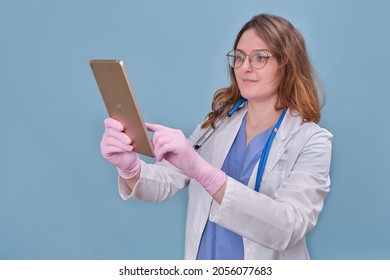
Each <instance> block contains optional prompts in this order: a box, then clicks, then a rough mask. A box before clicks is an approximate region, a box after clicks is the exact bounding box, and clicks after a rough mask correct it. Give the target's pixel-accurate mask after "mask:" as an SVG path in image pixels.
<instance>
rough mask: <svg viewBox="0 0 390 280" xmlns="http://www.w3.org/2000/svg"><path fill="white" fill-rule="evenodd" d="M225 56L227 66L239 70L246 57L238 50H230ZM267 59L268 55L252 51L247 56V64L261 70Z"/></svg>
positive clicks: (260, 51)
mask: <svg viewBox="0 0 390 280" xmlns="http://www.w3.org/2000/svg"><path fill="white" fill-rule="evenodd" d="M226 56H227V59H228V62H229V65H230V66H231V67H233V68H239V67H240V66H241V65H242V64H243V63H244V61H245V59H246V57H247V55H246V54H245V53H243V52H241V51H238V50H232V51H230V52H229V53H228V54H227V55H226ZM269 58H270V55H269V54H268V53H266V52H265V51H263V50H254V51H252V52H251V53H250V54H249V62H250V64H251V65H252V67H253V68H256V69H260V68H263V67H264V66H265V65H266V64H267V61H268V59H269Z"/></svg>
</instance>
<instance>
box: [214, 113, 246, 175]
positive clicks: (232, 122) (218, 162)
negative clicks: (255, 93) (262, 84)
mask: <svg viewBox="0 0 390 280" xmlns="http://www.w3.org/2000/svg"><path fill="white" fill-rule="evenodd" d="M245 113H246V107H244V108H242V109H241V110H240V111H238V112H236V113H235V114H234V115H233V116H232V117H230V118H228V119H227V120H226V123H224V124H222V126H221V127H220V128H219V129H217V130H216V131H215V139H214V144H213V145H214V147H213V155H212V163H213V165H214V166H215V167H218V168H221V167H222V165H223V162H224V161H225V158H226V156H227V154H228V152H229V150H230V147H231V146H232V144H233V141H234V139H235V138H236V135H237V133H238V130H239V129H240V126H241V122H242V119H243V117H244V116H245Z"/></svg>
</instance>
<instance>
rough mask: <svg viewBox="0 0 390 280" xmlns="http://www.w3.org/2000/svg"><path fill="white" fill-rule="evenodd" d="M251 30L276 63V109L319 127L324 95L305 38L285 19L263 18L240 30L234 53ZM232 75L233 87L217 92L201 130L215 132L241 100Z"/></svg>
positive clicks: (264, 15) (272, 16)
mask: <svg viewBox="0 0 390 280" xmlns="http://www.w3.org/2000/svg"><path fill="white" fill-rule="evenodd" d="M248 29H254V30H255V31H256V32H257V34H258V35H259V37H260V38H261V39H262V40H263V41H264V42H265V43H266V45H267V46H268V48H269V50H270V51H271V53H272V54H274V56H275V58H276V59H277V62H278V65H279V67H278V73H277V75H279V77H280V79H279V80H280V84H279V87H278V104H275V106H276V109H278V108H281V107H286V108H289V109H291V110H293V111H295V112H297V113H298V114H299V115H300V116H301V117H302V119H303V121H305V122H315V123H318V122H319V121H320V115H321V113H320V111H321V107H322V104H320V103H321V102H320V99H319V96H318V93H319V92H320V93H321V95H322V97H325V94H324V91H323V88H322V85H321V82H320V80H319V79H318V77H317V76H316V74H315V71H314V69H313V67H312V65H311V62H310V58H309V55H308V53H307V50H306V44H305V40H304V38H303V36H302V34H301V33H300V32H299V31H298V30H297V29H296V28H295V27H294V26H293V25H292V24H291V23H290V22H289V21H287V20H286V19H284V18H282V17H279V16H275V15H269V14H260V15H257V16H254V17H253V18H252V19H251V20H250V21H248V22H247V23H246V24H245V25H244V26H243V27H242V28H241V30H240V32H239V33H238V34H237V38H236V40H235V42H234V48H233V49H236V48H237V44H238V42H239V40H240V38H241V36H242V34H243V33H244V32H245V31H246V30H248ZM229 74H230V81H231V85H230V86H228V87H225V88H221V89H219V90H217V91H216V92H215V94H214V97H213V102H212V105H211V109H212V111H211V112H210V113H208V115H207V118H206V120H205V122H204V123H203V124H202V128H206V127H209V126H211V127H213V128H215V122H216V121H217V120H218V119H220V118H222V117H224V116H226V115H227V113H228V112H229V110H230V109H231V108H233V106H234V105H235V104H236V102H237V101H238V99H240V98H241V93H240V89H239V88H238V85H237V80H236V77H235V75H234V69H233V67H230V66H229ZM322 103H323V102H322Z"/></svg>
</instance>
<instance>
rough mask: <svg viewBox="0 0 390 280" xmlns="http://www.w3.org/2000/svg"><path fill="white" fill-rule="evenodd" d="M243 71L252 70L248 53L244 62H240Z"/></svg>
mask: <svg viewBox="0 0 390 280" xmlns="http://www.w3.org/2000/svg"><path fill="white" fill-rule="evenodd" d="M240 68H241V69H242V70H243V71H245V72H248V71H252V70H253V67H252V64H251V62H250V57H249V55H248V56H247V57H245V60H244V62H243V63H242V65H241V67H240Z"/></svg>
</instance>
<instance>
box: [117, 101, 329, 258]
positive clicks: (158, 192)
mask: <svg viewBox="0 0 390 280" xmlns="http://www.w3.org/2000/svg"><path fill="white" fill-rule="evenodd" d="M245 113H246V108H243V109H241V110H240V111H238V112H236V113H235V114H234V115H233V116H232V117H231V118H229V119H228V120H227V121H226V123H225V124H223V125H222V126H221V127H220V128H218V129H217V130H216V131H215V133H214V134H213V136H212V137H210V139H209V140H208V141H207V142H206V143H205V144H204V145H203V147H202V148H200V150H199V153H200V154H201V155H202V157H203V158H205V159H206V160H207V161H209V162H210V163H211V164H212V165H213V166H215V167H218V168H221V167H222V164H223V162H224V160H225V157H226V155H227V153H228V152H229V149H230V147H231V145H232V143H233V141H234V139H235V136H236V135H237V132H238V130H239V128H240V125H241V121H242V118H243V116H244V115H245ZM203 132H204V131H203V130H202V129H200V126H198V127H197V129H196V130H195V131H194V132H193V134H192V135H191V136H190V138H189V141H190V142H191V143H195V141H196V140H197V139H198V138H199V137H200V136H201V135H202V133H203ZM331 141H332V134H331V133H329V132H328V131H327V130H325V129H323V128H320V127H319V126H318V125H317V124H315V123H304V122H302V119H301V118H300V117H299V116H297V115H296V114H293V113H292V112H291V111H290V110H288V111H287V113H286V115H285V117H284V120H283V122H282V124H281V126H280V129H279V131H278V133H277V134H276V137H275V139H274V141H273V144H272V148H271V150H270V154H269V157H268V161H267V165H266V168H265V171H264V174H263V179H262V185H261V188H260V193H259V192H256V191H254V185H255V180H256V173H257V165H258V163H257V165H256V166H255V168H254V170H253V173H252V175H251V178H250V180H249V184H248V186H249V187H247V186H245V185H243V184H241V183H240V182H238V181H236V180H234V179H233V178H230V177H228V180H227V186H226V192H225V195H224V198H223V200H222V203H221V204H220V205H219V204H218V203H217V202H216V201H214V200H213V199H212V197H211V196H210V195H209V194H208V193H207V192H206V191H205V190H204V188H203V187H202V186H201V185H200V184H199V183H198V182H196V181H195V180H193V179H190V178H188V177H187V176H185V175H183V174H182V173H181V171H180V170H178V169H176V168H175V167H173V166H172V165H170V164H169V163H168V162H166V161H162V162H160V163H158V164H146V163H145V162H142V163H141V175H140V176H141V177H140V179H139V181H138V182H137V185H136V186H135V188H134V190H133V191H132V192H131V191H130V190H129V189H128V187H127V186H126V184H125V183H124V181H123V180H121V179H119V192H120V195H121V196H122V198H123V199H128V198H130V199H140V200H144V201H161V200H163V199H166V198H168V197H171V196H172V195H174V194H175V193H177V192H178V191H180V190H181V189H183V188H184V187H186V186H187V185H188V183H189V185H188V187H189V189H188V193H189V202H188V209H187V224H186V239H185V259H196V256H197V252H198V248H199V243H200V239H201V237H202V233H203V229H204V227H205V225H206V222H207V219H208V218H210V220H211V221H213V222H215V223H217V224H219V225H221V226H223V227H225V228H227V229H229V230H232V231H233V232H236V233H238V234H240V235H241V236H243V241H244V256H245V259H309V254H308V251H307V247H306V239H305V235H306V233H307V232H309V231H310V230H311V229H312V228H313V227H314V226H315V225H316V222H317V219H318V216H319V214H320V212H321V210H322V208H323V205H324V199H325V196H326V194H327V193H328V191H329V186H330V179H329V168H330V161H331Z"/></svg>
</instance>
